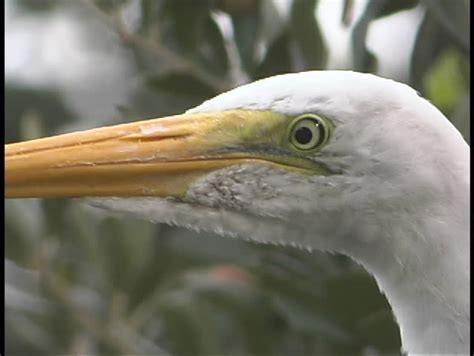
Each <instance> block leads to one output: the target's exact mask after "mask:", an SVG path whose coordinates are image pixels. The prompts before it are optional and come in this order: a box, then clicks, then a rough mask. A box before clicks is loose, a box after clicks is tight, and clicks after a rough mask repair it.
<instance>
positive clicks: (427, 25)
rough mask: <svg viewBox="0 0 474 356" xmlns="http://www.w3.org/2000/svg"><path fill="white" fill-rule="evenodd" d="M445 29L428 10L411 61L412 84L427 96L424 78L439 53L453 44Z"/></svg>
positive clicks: (417, 36)
mask: <svg viewBox="0 0 474 356" xmlns="http://www.w3.org/2000/svg"><path fill="white" fill-rule="evenodd" d="M451 43H452V42H451V41H450V40H449V38H448V36H447V34H446V32H445V31H443V29H442V27H441V26H440V25H439V23H438V22H437V21H436V20H435V18H434V17H433V15H432V14H431V13H430V12H426V13H425V15H424V18H423V20H422V22H421V25H420V27H419V29H418V33H417V35H416V39H415V43H414V47H413V52H412V55H411V56H412V57H411V61H410V85H411V86H412V87H414V88H415V89H416V90H418V91H419V92H420V93H421V94H422V95H423V96H426V93H425V90H424V87H423V78H424V76H425V74H426V72H427V71H428V70H429V69H430V68H431V66H432V65H433V63H434V61H435V60H436V58H437V57H438V55H439V54H440V53H441V52H442V51H443V49H445V48H447V47H448V46H450V45H451Z"/></svg>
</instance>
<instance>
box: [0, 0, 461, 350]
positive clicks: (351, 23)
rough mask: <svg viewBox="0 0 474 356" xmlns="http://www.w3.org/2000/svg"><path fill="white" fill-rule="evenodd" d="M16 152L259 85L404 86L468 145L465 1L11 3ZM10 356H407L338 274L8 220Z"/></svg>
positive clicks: (172, 239)
mask: <svg viewBox="0 0 474 356" xmlns="http://www.w3.org/2000/svg"><path fill="white" fill-rule="evenodd" d="M4 4H5V5H4V6H5V56H6V58H5V70H6V77H5V89H6V92H5V103H6V106H5V117H6V121H5V140H6V142H7V143H9V142H15V141H18V140H26V139H32V138H37V137H42V136H45V135H51V134H56V133H61V132H67V131H72V130H78V129H87V128H93V127H97V126H101V125H110V124H117V123H122V122H129V121H133V120H138V119H143V118H151V117H159V116H162V115H168V114H175V113H181V112H183V111H184V110H186V109H189V108H191V107H193V106H195V105H197V104H199V103H201V102H202V101H203V100H206V99H208V98H210V97H212V96H214V95H216V94H218V93H221V92H223V91H225V90H229V89H231V88H234V87H236V86H238V85H241V84H243V83H247V82H250V81H253V80H255V79H259V78H263V77H267V76H272V75H275V74H279V73H285V72H297V71H303V70H309V69H352V70H358V71H364V72H372V73H377V74H379V75H381V76H384V77H388V78H393V79H395V80H398V81H401V82H405V83H408V84H410V85H411V86H413V87H414V88H416V89H417V90H418V91H419V92H420V93H421V94H422V95H423V96H424V97H426V98H427V99H429V100H430V101H432V102H433V103H434V104H435V105H436V106H437V107H438V108H439V109H440V110H441V111H442V112H443V113H444V114H445V115H446V116H447V117H448V118H449V119H450V120H451V121H452V122H453V124H454V125H455V126H456V127H457V128H458V129H459V130H460V131H461V132H462V134H463V135H464V137H465V138H466V140H467V141H468V142H469V109H470V99H469V97H470V96H469V91H470V79H469V78H470V67H469V54H470V38H469V27H470V18H469V7H470V2H469V0H450V1H447V0H445V1H443V0H420V1H418V0H397V1H393V0H369V1H367V0H360V1H359V0H319V1H317V0H294V1H291V0H188V1H184V0H74V1H72V0H70V1H68V0H40V1H38V0H6V1H5V2H4ZM5 213H6V218H5V223H6V226H5V232H6V233H5V303H6V310H5V313H6V314H5V330H6V331H5V341H6V346H5V347H6V350H5V351H6V354H7V355H32V354H35V355H57V354H68V355H69V354H71V355H84V354H103V355H106V354H107V355H118V354H120V355H132V354H149V355H282V356H283V355H400V351H399V349H400V338H399V330H398V326H397V325H396V323H395V321H394V320H393V317H392V314H391V311H390V308H389V306H388V304H387V302H386V300H385V297H384V296H383V295H381V294H380V292H379V290H378V288H377V286H376V284H375V282H374V280H373V279H372V277H370V276H369V275H368V274H367V273H366V272H365V271H364V270H363V269H361V268H360V267H359V266H357V265H356V264H354V263H352V262H351V261H350V260H349V259H347V258H346V257H344V256H334V255H327V254H322V253H317V252H314V253H312V254H310V253H308V252H306V251H300V250H296V249H291V248H283V247H275V246H262V245H257V244H254V243H249V242H242V241H237V240H231V239H223V238H220V237H217V236H215V235H212V234H200V235H197V234H196V233H193V232H189V231H187V230H184V229H180V228H175V227H168V226H165V225H157V224H152V223H150V222H147V221H140V220H135V219H132V218H128V217H124V216H114V215H111V214H110V213H108V212H105V211H101V210H98V209H94V208H92V207H89V206H87V205H85V204H83V203H82V202H81V201H80V200H62V199H51V200H37V199H28V200H8V201H6V202H5Z"/></svg>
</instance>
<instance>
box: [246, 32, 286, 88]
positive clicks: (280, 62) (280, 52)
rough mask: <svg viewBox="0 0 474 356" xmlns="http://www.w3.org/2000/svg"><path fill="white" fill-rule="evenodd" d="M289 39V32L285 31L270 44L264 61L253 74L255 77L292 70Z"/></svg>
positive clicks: (259, 77)
mask: <svg viewBox="0 0 474 356" xmlns="http://www.w3.org/2000/svg"><path fill="white" fill-rule="evenodd" d="M289 41H290V39H289V36H288V33H287V32H284V33H283V34H281V35H280V36H279V37H278V38H277V39H276V40H275V41H274V42H273V43H272V44H271V45H270V46H269V48H268V50H267V53H266V54H265V57H264V59H263V61H262V62H261V63H260V64H259V65H258V67H257V68H256V70H255V72H254V74H253V77H254V78H255V79H261V78H266V77H270V76H272V75H277V74H283V73H288V72H291V54H290V49H289Z"/></svg>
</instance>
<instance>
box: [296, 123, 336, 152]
mask: <svg viewBox="0 0 474 356" xmlns="http://www.w3.org/2000/svg"><path fill="white" fill-rule="evenodd" d="M327 136H328V130H327V127H326V125H325V123H324V121H323V120H322V119H321V118H320V117H318V116H316V115H303V116H299V117H297V118H296V119H295V120H294V121H293V123H292V125H291V128H290V142H291V144H292V145H293V146H295V147H296V148H297V149H299V150H304V151H307V150H313V149H315V148H318V147H320V146H322V145H323V144H324V143H325V142H326V141H327V138H328V137H327Z"/></svg>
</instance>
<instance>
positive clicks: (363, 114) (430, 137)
mask: <svg viewBox="0 0 474 356" xmlns="http://www.w3.org/2000/svg"><path fill="white" fill-rule="evenodd" d="M231 109H245V110H271V111H274V112H279V113H283V114H287V115H299V114H303V113H317V114H320V115H324V116H325V117H329V118H331V119H332V120H333V121H334V122H335V125H336V130H335V135H334V139H333V141H332V142H330V143H329V144H328V145H327V146H326V147H325V148H324V149H323V150H322V151H321V154H320V155H319V156H318V157H317V158H316V159H318V160H319V161H321V162H323V163H324V164H326V165H327V166H328V167H330V168H331V169H332V170H333V171H335V172H339V173H340V174H337V175H331V176H313V177H307V176H302V175H299V174H296V173H289V172H282V171H278V170H274V169H272V168H269V167H255V166H254V165H242V166H235V167H229V168H225V169H222V170H219V171H216V172H214V173H211V174H210V175H207V176H206V177H204V178H203V179H201V180H200V181H199V182H198V183H196V184H195V185H194V186H193V188H192V189H191V190H190V191H189V192H188V194H187V197H186V199H184V201H180V202H177V201H170V200H167V199H159V198H133V199H128V198H127V199H123V198H120V199H119V198H110V199H103V198H102V199H97V200H94V201H93V203H94V204H95V205H101V206H107V207H109V208H112V209H114V210H120V211H127V212H131V213H134V214H137V215H139V216H145V217H147V218H149V219H151V220H154V221H157V222H165V223H171V224H176V225H181V226H186V227H188V228H192V229H195V230H207V231H213V232H217V233H218V234H222V235H230V236H235V237H241V238H245V239H252V240H256V241H260V242H265V243H276V244H284V245H285V244H286V245H296V246H301V247H306V248H309V249H320V250H330V251H336V252H340V253H343V254H347V255H349V256H351V257H352V258H353V259H354V260H355V261H357V262H358V263H360V264H361V265H363V266H364V267H365V268H366V269H367V270H368V271H369V272H370V273H371V274H373V275H374V276H375V278H376V280H377V283H378V285H379V287H380V289H381V290H382V292H383V293H385V294H386V296H387V298H388V300H389V302H390V304H391V306H392V308H393V311H394V314H395V317H396V320H397V321H398V323H399V325H400V330H401V337H402V344H403V349H404V350H405V351H407V352H409V353H410V354H420V353H424V354H434V353H437V354H440V353H448V354H456V353H464V354H467V353H468V347H469V313H470V305H469V279H470V276H469V243H470V241H469V199H468V197H469V147H468V145H467V144H466V142H465V141H464V139H463V138H462V136H461V135H460V133H459V132H458V131H457V130H456V129H455V128H454V126H453V125H452V124H451V123H450V122H449V121H448V120H447V119H446V118H445V117H444V116H443V115H442V114H441V113H440V112H439V111H438V110H437V109H436V108H435V107H434V106H433V105H431V104H430V103H429V102H428V101H426V100H424V99H423V98H421V97H420V96H419V95H418V94H417V93H416V92H415V91H414V90H413V89H411V88H410V87H408V86H406V85H404V84H400V83H397V82H394V81H391V80H387V79H382V78H379V77H377V76H374V75H370V74H361V73H354V72H346V71H324V72H316V71H315V72H304V73H298V74H288V75H280V76H276V77H271V78H268V79H264V80H260V81H258V82H255V83H251V84H249V85H245V86H242V87H239V88H237V89H234V90H232V91H229V92H227V93H224V94H222V95H219V96H217V97H215V98H213V99H211V100H209V101H206V102H205V103H203V104H202V105H200V106H198V107H196V108H194V109H192V110H190V111H189V112H190V113H196V112H217V111H224V110H231ZM215 187H219V189H216V188H215ZM131 200H132V201H133V203H132V201H131Z"/></svg>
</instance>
